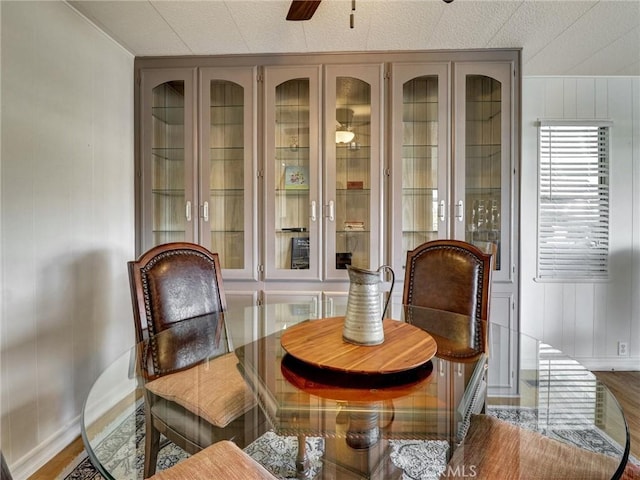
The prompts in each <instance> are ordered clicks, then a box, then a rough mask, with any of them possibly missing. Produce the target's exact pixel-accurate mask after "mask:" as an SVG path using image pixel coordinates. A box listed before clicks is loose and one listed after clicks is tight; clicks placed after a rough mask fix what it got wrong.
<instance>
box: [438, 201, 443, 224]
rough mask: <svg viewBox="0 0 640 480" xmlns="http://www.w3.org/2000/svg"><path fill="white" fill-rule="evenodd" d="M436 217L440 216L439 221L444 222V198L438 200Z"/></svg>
mask: <svg viewBox="0 0 640 480" xmlns="http://www.w3.org/2000/svg"><path fill="white" fill-rule="evenodd" d="M438 217H440V221H441V222H444V200H440V205H439V206H438Z"/></svg>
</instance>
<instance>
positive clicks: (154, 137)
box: [139, 69, 195, 251]
mask: <svg viewBox="0 0 640 480" xmlns="http://www.w3.org/2000/svg"><path fill="white" fill-rule="evenodd" d="M142 84H143V85H145V86H147V87H146V88H145V89H144V90H143V94H142V105H141V112H142V115H143V116H144V118H145V121H144V122H143V125H144V127H143V129H142V135H141V146H142V157H141V158H142V184H143V188H142V191H141V196H140V200H141V202H142V209H141V211H142V215H141V222H140V227H139V228H140V231H141V233H142V234H141V236H140V237H139V238H140V246H139V249H140V251H144V250H147V249H149V248H151V247H152V246H154V245H158V244H161V243H166V242H176V241H193V239H194V238H195V226H194V223H193V210H192V209H193V203H194V199H193V185H192V183H191V180H190V179H191V174H192V172H193V164H192V162H193V160H192V158H193V141H192V134H193V130H192V129H193V121H192V117H191V114H192V112H193V85H194V81H193V70H192V69H185V70H178V71H167V72H164V71H149V72H143V74H142Z"/></svg>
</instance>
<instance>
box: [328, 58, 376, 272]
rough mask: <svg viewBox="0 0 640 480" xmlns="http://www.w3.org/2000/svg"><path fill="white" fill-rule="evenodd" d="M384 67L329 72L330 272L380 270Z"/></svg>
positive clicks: (338, 68) (337, 68) (340, 68)
mask: <svg viewBox="0 0 640 480" xmlns="http://www.w3.org/2000/svg"><path fill="white" fill-rule="evenodd" d="M381 79H382V66H381V65H366V66H364V65H351V66H335V65H332V66H327V67H326V83H325V87H326V106H325V112H326V113H325V118H326V124H325V132H326V138H325V151H326V158H325V175H324V178H325V198H326V200H325V208H324V210H325V211H324V216H325V226H326V228H325V236H326V259H325V272H326V278H328V279H345V278H347V275H346V273H347V272H346V268H347V265H353V266H356V267H359V268H364V269H377V268H378V267H379V266H380V259H381V258H382V242H381V238H380V235H381V223H382V220H381V216H380V212H381V204H382V197H381V194H380V192H381V189H380V179H381V175H380V174H381V169H382V163H381V154H380V152H381V146H380V142H381V140H382V138H383V136H382V132H381V125H382V121H381V103H382V97H381V84H382V81H381Z"/></svg>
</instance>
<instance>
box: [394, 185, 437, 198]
mask: <svg viewBox="0 0 640 480" xmlns="http://www.w3.org/2000/svg"><path fill="white" fill-rule="evenodd" d="M437 191H438V187H410V188H406V187H405V188H403V189H402V195H404V196H406V197H433V196H434V195H433V192H437Z"/></svg>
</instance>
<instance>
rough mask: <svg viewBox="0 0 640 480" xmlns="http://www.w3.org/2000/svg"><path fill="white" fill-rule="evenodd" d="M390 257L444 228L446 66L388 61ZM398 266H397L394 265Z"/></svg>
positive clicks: (398, 259)
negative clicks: (390, 94)
mask: <svg viewBox="0 0 640 480" xmlns="http://www.w3.org/2000/svg"><path fill="white" fill-rule="evenodd" d="M392 78H393V87H392V88H393V108H392V125H393V130H392V136H393V139H392V145H393V147H392V151H393V154H392V158H391V172H392V182H393V190H394V192H397V193H395V194H394V195H393V196H392V199H391V204H392V215H391V218H390V221H391V225H392V228H391V232H392V233H391V242H392V249H391V251H392V261H393V265H394V267H395V268H396V269H400V268H404V265H405V262H406V257H407V251H409V250H413V249H414V248H416V247H417V246H419V245H421V244H422V243H424V242H428V241H431V240H435V239H437V238H443V237H445V236H446V232H447V221H446V220H447V217H448V216H447V212H446V209H447V205H448V199H447V193H448V191H449V189H448V188H447V163H446V162H447V123H446V118H447V116H446V111H447V91H448V89H447V82H448V77H447V67H446V65H439V64H425V65H413V64H410V65H402V64H398V65H393V75H392ZM398 271H400V270H398Z"/></svg>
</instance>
